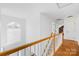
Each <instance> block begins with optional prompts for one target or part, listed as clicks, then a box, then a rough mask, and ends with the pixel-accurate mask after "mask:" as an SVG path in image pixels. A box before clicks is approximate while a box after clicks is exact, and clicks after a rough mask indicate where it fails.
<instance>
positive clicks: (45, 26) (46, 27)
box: [40, 14, 52, 38]
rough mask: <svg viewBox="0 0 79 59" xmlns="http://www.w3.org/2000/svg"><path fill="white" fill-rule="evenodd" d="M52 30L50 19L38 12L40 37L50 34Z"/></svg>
mask: <svg viewBox="0 0 79 59" xmlns="http://www.w3.org/2000/svg"><path fill="white" fill-rule="evenodd" d="M51 32H52V20H51V19H49V18H47V17H46V16H45V15H42V14H40V35H41V38H45V37H48V36H50V35H51Z"/></svg>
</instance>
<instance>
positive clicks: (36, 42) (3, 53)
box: [0, 33, 61, 56]
mask: <svg viewBox="0 0 79 59" xmlns="http://www.w3.org/2000/svg"><path fill="white" fill-rule="evenodd" d="M60 34H61V33H60ZM56 35H58V34H56ZM52 37H53V36H49V37H47V38H44V39H41V40H38V41H35V42H32V43H28V44H24V45H22V46H19V47H16V48H13V49H10V50H7V51H4V52H0V56H7V55H10V54H12V53H15V52H17V51H19V50H22V49H25V48H27V47H30V46H33V45H35V44H38V43H40V42H43V41H45V40H50V38H52Z"/></svg>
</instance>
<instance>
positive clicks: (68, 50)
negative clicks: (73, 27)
mask: <svg viewBox="0 0 79 59" xmlns="http://www.w3.org/2000/svg"><path fill="white" fill-rule="evenodd" d="M54 56H79V46H78V42H77V41H74V40H68V39H64V41H63V44H62V45H61V46H60V48H59V49H58V50H57V51H56V52H55V54H54Z"/></svg>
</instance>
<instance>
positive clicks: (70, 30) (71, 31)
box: [64, 15, 79, 42]
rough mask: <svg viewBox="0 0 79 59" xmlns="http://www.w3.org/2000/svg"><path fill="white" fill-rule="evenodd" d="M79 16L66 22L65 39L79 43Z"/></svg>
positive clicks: (66, 19)
mask: <svg viewBox="0 0 79 59" xmlns="http://www.w3.org/2000/svg"><path fill="white" fill-rule="evenodd" d="M78 25H79V15H75V16H73V17H70V18H65V20H64V37H65V39H70V40H75V41H78V42H79V26H78Z"/></svg>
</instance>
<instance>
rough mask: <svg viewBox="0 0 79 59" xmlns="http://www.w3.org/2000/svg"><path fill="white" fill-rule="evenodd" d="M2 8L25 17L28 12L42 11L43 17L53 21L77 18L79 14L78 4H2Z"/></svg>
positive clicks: (0, 5)
mask: <svg viewBox="0 0 79 59" xmlns="http://www.w3.org/2000/svg"><path fill="white" fill-rule="evenodd" d="M0 7H1V8H4V10H3V12H5V10H7V9H8V10H10V11H12V12H17V13H19V14H22V15H23V17H24V16H26V15H25V14H27V13H28V11H31V10H36V11H40V12H41V13H42V14H43V15H45V16H47V17H49V18H51V19H63V18H65V17H68V16H75V15H78V14H79V4H78V3H64V4H62V3H35V4H33V3H23V4H22V3H21V4H0Z"/></svg>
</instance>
